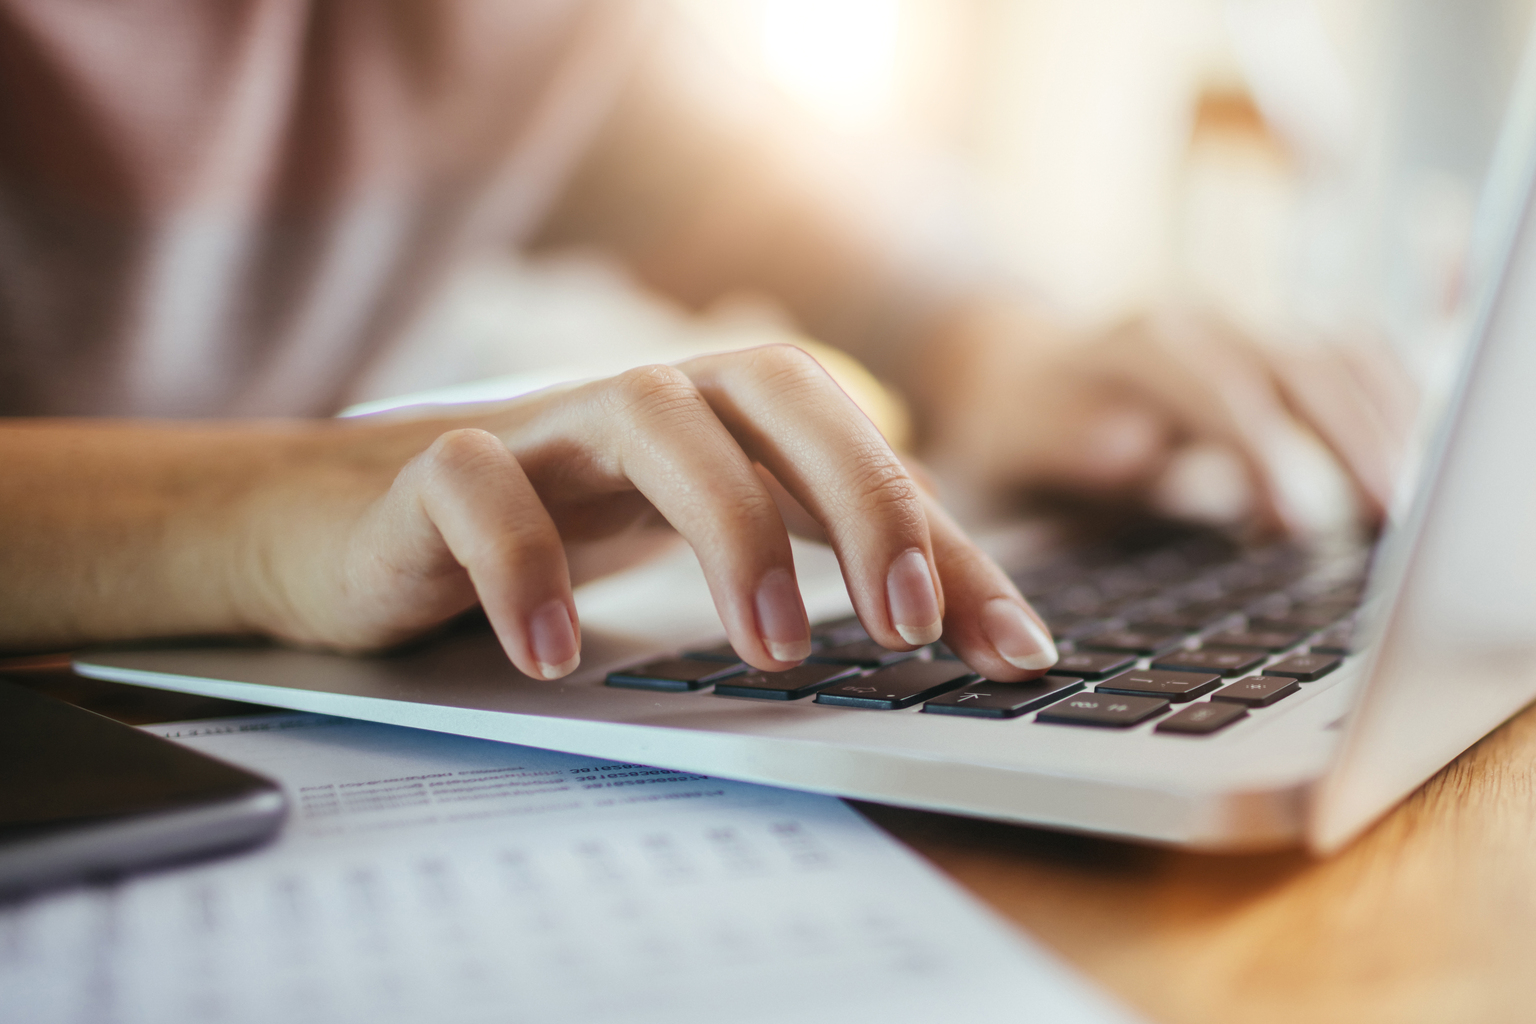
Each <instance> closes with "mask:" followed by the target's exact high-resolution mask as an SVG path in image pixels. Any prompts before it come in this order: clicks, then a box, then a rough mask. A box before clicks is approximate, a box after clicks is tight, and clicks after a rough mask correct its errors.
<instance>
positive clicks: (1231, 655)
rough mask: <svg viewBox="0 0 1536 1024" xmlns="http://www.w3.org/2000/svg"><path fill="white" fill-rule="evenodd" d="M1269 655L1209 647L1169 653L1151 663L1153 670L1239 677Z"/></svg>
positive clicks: (1262, 662) (1262, 661)
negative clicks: (1210, 673)
mask: <svg viewBox="0 0 1536 1024" xmlns="http://www.w3.org/2000/svg"><path fill="white" fill-rule="evenodd" d="M1268 657H1269V655H1268V654H1265V653H1264V652H1262V651H1241V650H1237V649H1235V648H1221V647H1209V648H1203V649H1201V650H1198V651H1170V652H1169V653H1167V654H1165V655H1163V656H1162V657H1161V658H1158V659H1157V660H1156V661H1154V662H1153V663H1152V667H1153V668H1161V669H1167V670H1169V671H1172V672H1215V673H1217V674H1218V675H1223V676H1240V675H1243V674H1244V673H1247V672H1252V671H1253V670H1254V669H1256V668H1258V667H1259V666H1260V665H1262V664H1264V661H1265V659H1266V658H1268Z"/></svg>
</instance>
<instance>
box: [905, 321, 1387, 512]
mask: <svg viewBox="0 0 1536 1024" xmlns="http://www.w3.org/2000/svg"><path fill="white" fill-rule="evenodd" d="M928 352H929V355H928V357H927V365H929V366H930V367H932V372H931V373H930V374H929V377H928V379H929V381H930V382H931V383H930V384H929V387H928V390H927V392H926V394H924V395H923V396H922V398H923V399H924V401H923V402H922V403H921V404H920V408H922V409H923V410H924V412H925V413H926V418H927V421H928V423H927V428H928V429H927V434H928V437H929V445H928V448H927V453H928V454H929V455H930V457H931V459H932V461H933V462H934V464H935V465H940V466H943V467H945V468H946V469H948V470H950V471H951V472H952V473H953V474H954V475H955V476H956V477H958V478H959V479H960V480H962V481H964V482H967V483H969V484H971V485H972V486H974V487H977V488H980V489H983V490H985V489H991V490H993V492H994V493H996V492H997V491H1007V490H1009V489H1013V488H1020V487H1045V488H1050V489H1059V490H1068V491H1076V492H1079V493H1086V494H1090V495H1098V496H1102V497H1115V498H1131V499H1135V500H1143V501H1146V500H1150V499H1151V497H1152V496H1153V494H1154V492H1155V491H1156V489H1157V488H1158V486H1159V484H1160V482H1161V481H1162V480H1163V478H1164V474H1165V473H1167V471H1168V470H1169V468H1170V466H1171V465H1172V463H1173V461H1174V459H1175V458H1176V457H1177V456H1178V455H1179V454H1180V453H1181V452H1183V451H1186V450H1189V449H1190V447H1191V446H1194V445H1202V446H1213V445H1214V446H1218V447H1219V448H1221V449H1224V450H1225V451H1226V452H1228V453H1230V454H1231V455H1232V456H1233V457H1235V459H1236V460H1237V462H1238V464H1239V465H1240V466H1241V468H1242V471H1243V475H1244V477H1245V478H1246V482H1247V489H1248V491H1249V495H1250V498H1251V500H1250V501H1249V503H1248V504H1249V508H1248V509H1247V512H1248V514H1249V515H1251V516H1253V517H1255V518H1256V519H1257V520H1258V521H1259V522H1260V523H1262V524H1264V525H1267V526H1269V527H1271V528H1278V529H1282V530H1289V531H1292V532H1295V531H1297V530H1299V529H1300V527H1301V524H1300V523H1299V522H1298V517H1297V515H1296V513H1295V511H1294V510H1293V509H1292V508H1291V507H1290V506H1289V504H1288V502H1287V500H1286V494H1287V487H1286V483H1287V481H1286V474H1287V471H1288V470H1287V467H1288V465H1289V462H1290V460H1289V453H1290V452H1291V451H1294V443H1293V439H1294V437H1295V435H1296V434H1297V433H1298V432H1302V433H1311V434H1313V435H1315V436H1316V437H1317V438H1318V439H1319V440H1320V441H1321V442H1322V443H1323V444H1324V445H1325V446H1326V448H1327V449H1328V450H1329V452H1330V453H1331V454H1332V455H1333V457H1334V459H1335V460H1336V462H1337V463H1338V465H1339V467H1340V468H1341V469H1342V470H1343V471H1344V472H1345V474H1346V476H1347V477H1348V478H1349V480H1350V481H1351V482H1352V483H1353V485H1354V487H1355V490H1356V493H1357V495H1358V498H1359V505H1360V509H1361V511H1362V513H1363V514H1364V516H1365V517H1366V518H1367V519H1368V520H1371V521H1375V520H1378V519H1379V518H1380V517H1381V516H1382V514H1383V513H1384V511H1385V509H1386V507H1387V505H1388V504H1389V502H1390V500H1391V495H1392V489H1393V487H1394V484H1395V480H1396V476H1397V472H1398V469H1399V466H1400V463H1401V462H1402V457H1403V450H1404V444H1405V441H1406V438H1407V436H1408V433H1409V430H1410V427H1411V424H1412V417H1413V413H1414V405H1415V395H1414V390H1413V387H1412V385H1411V384H1410V383H1409V382H1408V380H1407V378H1406V376H1405V375H1404V374H1403V371H1402V369H1401V368H1400V366H1399V365H1398V364H1397V363H1396V361H1395V360H1394V359H1393V358H1392V357H1391V354H1390V353H1388V352H1386V351H1385V350H1384V349H1382V348H1381V347H1380V346H1378V345H1372V344H1369V343H1367V342H1364V341H1358V342H1355V343H1353V344H1348V345H1344V344H1340V345H1326V344H1322V343H1316V342H1314V343H1298V344H1288V345H1265V344H1261V343H1259V342H1258V341H1256V340H1254V339H1252V338H1249V337H1246V336H1244V335H1243V334H1242V333H1240V332H1239V331H1237V330H1235V329H1233V328H1231V327H1230V326H1228V325H1225V324H1223V323H1221V322H1220V321H1219V320H1216V319H1214V318H1212V317H1209V316H1204V315H1200V314H1196V313H1193V312H1191V311H1188V310H1165V311H1162V312H1160V313H1157V314H1155V315H1151V316H1146V317H1143V318H1140V319H1137V320H1134V321H1131V322H1128V323H1126V324H1124V325H1122V326H1120V327H1119V328H1117V329H1115V330H1113V331H1109V332H1107V333H1105V334H1102V335H1100V336H1098V337H1095V338H1089V339H1083V338H1078V337H1074V336H1072V335H1070V334H1069V333H1068V332H1066V331H1064V330H1063V329H1062V328H1061V327H1060V326H1058V325H1056V324H1053V323H1052V322H1050V321H1049V320H1047V319H1045V318H1041V317H1034V316H1031V315H1029V314H1027V313H1026V312H1025V311H1023V310H1022V309H1020V308H1019V307H1017V306H1008V305H1003V304H999V305H997V306H985V307H977V308H975V309H973V310H971V311H969V313H968V314H967V315H963V316H961V317H959V318H957V320H956V321H955V322H953V323H952V324H951V327H950V329H949V330H948V331H946V332H944V333H943V334H941V335H939V336H936V337H935V339H934V340H933V342H932V344H931V346H930V348H929V349H928Z"/></svg>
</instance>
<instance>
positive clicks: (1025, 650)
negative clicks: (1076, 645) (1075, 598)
mask: <svg viewBox="0 0 1536 1024" xmlns="http://www.w3.org/2000/svg"><path fill="white" fill-rule="evenodd" d="M981 629H982V632H984V633H985V634H986V635H987V639H988V640H990V641H992V646H993V647H995V648H997V653H998V654H1001V655H1002V656H1003V660H1004V661H1006V662H1007V663H1008V664H1010V665H1012V666H1013V667H1014V668H1022V669H1024V670H1025V671H1027V672H1034V671H1037V670H1039V669H1042V668H1050V667H1051V666H1052V665H1054V664H1056V659H1057V658H1059V657H1060V655H1059V654H1057V653H1056V645H1055V644H1054V643H1052V642H1051V635H1050V634H1049V633H1047V632H1046V631H1045V630H1044V629H1043V628H1042V627H1041V625H1040V624H1039V623H1038V622H1036V621H1035V620H1034V619H1033V618H1031V617H1030V615H1029V613H1028V612H1026V611H1025V610H1024V609H1023V608H1022V607H1021V606H1020V605H1019V603H1018V602H1017V601H1013V600H1010V599H1009V598H1006V597H994V598H993V599H992V600H990V601H988V602H987V603H986V604H984V605H982V606H981Z"/></svg>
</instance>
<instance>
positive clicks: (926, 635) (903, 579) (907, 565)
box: [885, 548, 944, 647]
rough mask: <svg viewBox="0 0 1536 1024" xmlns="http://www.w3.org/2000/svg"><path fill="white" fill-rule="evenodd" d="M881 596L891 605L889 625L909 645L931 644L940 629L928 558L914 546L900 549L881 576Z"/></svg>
mask: <svg viewBox="0 0 1536 1024" xmlns="http://www.w3.org/2000/svg"><path fill="white" fill-rule="evenodd" d="M885 598H886V600H887V601H889V602H890V605H891V623H892V625H894V626H895V627H896V632H898V633H900V634H901V638H902V639H903V640H905V641H906V642H907V643H909V644H911V645H912V646H914V647H921V646H922V645H923V644H931V643H933V642H934V641H935V640H937V639H938V638H939V636H940V635H941V634H942V633H943V632H944V624H943V623H942V622H940V621H939V594H938V591H936V590H934V589H933V575H932V574H931V573H930V572H929V571H928V559H926V558H924V557H923V553H922V552H921V551H919V550H917V548H913V549H912V550H911V551H906V552H903V553H902V554H901V555H898V556H897V558H896V561H894V562H892V563H891V571H890V573H889V574H887V575H886V577H885Z"/></svg>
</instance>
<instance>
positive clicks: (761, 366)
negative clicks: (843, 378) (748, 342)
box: [743, 342, 827, 388]
mask: <svg viewBox="0 0 1536 1024" xmlns="http://www.w3.org/2000/svg"><path fill="white" fill-rule="evenodd" d="M743 355H744V356H745V357H746V359H747V363H748V365H749V366H750V367H751V368H752V371H753V373H754V375H755V376H756V377H757V378H758V379H759V380H761V381H763V382H764V383H767V384H770V385H780V386H783V387H787V388H804V387H811V386H817V385H820V384H822V383H824V382H825V381H826V380H827V375H826V371H825V370H823V369H822V367H821V364H820V363H818V362H817V361H816V359H815V357H813V356H812V355H811V354H810V353H809V352H807V351H806V350H805V349H803V348H801V347H799V346H798V345H792V344H790V343H788V342H775V343H773V344H771V345H760V346H758V347H757V348H753V349H748V350H747V351H746V352H745V353H743Z"/></svg>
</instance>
